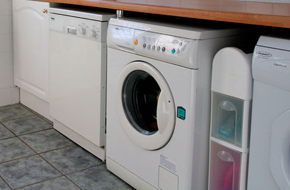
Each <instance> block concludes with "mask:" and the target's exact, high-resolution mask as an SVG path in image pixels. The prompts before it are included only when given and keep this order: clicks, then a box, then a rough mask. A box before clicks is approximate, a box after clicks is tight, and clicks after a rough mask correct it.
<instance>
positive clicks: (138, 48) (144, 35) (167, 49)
mask: <svg viewBox="0 0 290 190" xmlns="http://www.w3.org/2000/svg"><path fill="white" fill-rule="evenodd" d="M191 42H192V40H190V39H184V38H179V37H174V36H168V35H162V34H156V33H151V32H145V31H140V30H135V36H134V45H135V48H134V49H135V52H136V53H138V54H143V55H144V54H153V55H154V54H155V55H160V56H167V57H179V56H182V54H184V53H185V52H186V50H187V48H188V47H189V44H190V43H191Z"/></svg>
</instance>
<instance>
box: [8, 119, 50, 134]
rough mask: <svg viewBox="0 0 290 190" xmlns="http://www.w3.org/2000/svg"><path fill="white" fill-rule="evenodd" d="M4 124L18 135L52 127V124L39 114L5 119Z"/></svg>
mask: <svg viewBox="0 0 290 190" xmlns="http://www.w3.org/2000/svg"><path fill="white" fill-rule="evenodd" d="M3 124H4V125H5V126H6V127H7V128H8V129H10V130H11V131H12V132H13V133H15V134H16V135H23V134H27V133H31V132H36V131H40V130H43V129H49V128H52V125H51V124H49V123H47V122H46V121H44V120H43V119H41V118H39V117H37V116H30V117H24V118H20V119H15V120H10V121H5V122H3Z"/></svg>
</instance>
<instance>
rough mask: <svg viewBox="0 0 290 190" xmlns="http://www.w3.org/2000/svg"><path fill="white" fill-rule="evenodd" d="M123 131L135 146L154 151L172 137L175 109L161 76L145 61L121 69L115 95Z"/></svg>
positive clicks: (169, 92)
mask: <svg viewBox="0 0 290 190" xmlns="http://www.w3.org/2000/svg"><path fill="white" fill-rule="evenodd" d="M116 104H117V109H118V115H119V118H120V121H121V124H122V127H123V129H124V132H125V133H126V135H127V136H128V138H129V139H131V141H132V142H133V143H134V144H136V145H137V146H139V147H141V148H143V149H147V150H156V149H159V148H161V147H163V146H164V145H165V144H166V143H167V142H168V141H169V140H170V138H171V136H172V134H173V131H174V127H175V106H174V101H173V97H172V93H171V91H170V88H169V86H168V84H167V82H166V81H165V79H164V77H163V76H162V75H161V74H160V72H159V71H157V69H156V68H154V67H153V66H152V65H150V64H148V63H145V62H133V63H129V64H128V65H127V66H126V67H124V69H123V70H122V72H121V74H120V78H119V83H118V89H117V93H116Z"/></svg>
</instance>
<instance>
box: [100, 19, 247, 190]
mask: <svg viewBox="0 0 290 190" xmlns="http://www.w3.org/2000/svg"><path fill="white" fill-rule="evenodd" d="M243 32H244V30H243V29H237V28H230V29H229V28H222V27H221V26H220V25H219V26H212V27H210V26H209V25H203V26H202V25H201V24H200V26H199V25H198V24H194V23H192V25H191V26H189V25H182V24H181V23H179V24H174V23H169V22H168V20H167V22H166V24H165V23H162V22H157V21H148V20H146V21H145V20H140V19H130V18H126V17H124V18H119V19H110V22H109V27H108V35H107V43H108V73H107V139H106V146H107V149H106V150H107V152H106V153H107V154H106V160H107V162H106V164H107V168H108V169H109V170H110V171H111V172H113V173H115V174H116V175H117V176H119V177H120V178H122V179H123V180H124V181H126V182H127V183H129V184H130V185H131V186H133V187H134V188H136V189H138V190H142V189H144V190H145V189H146V190H150V189H164V190H177V189H180V190H187V189H194V190H205V189H207V176H208V151H209V150H208V147H209V145H208V144H209V121H210V119H209V118H210V117H209V115H210V78H211V77H210V76H211V64H212V59H213V56H214V55H215V53H216V52H217V51H218V50H219V49H220V48H222V47H224V46H230V45H235V44H238V43H240V42H241V41H243V39H242V37H241V35H240V34H242V33H243Z"/></svg>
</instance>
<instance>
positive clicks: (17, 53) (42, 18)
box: [12, 0, 49, 102]
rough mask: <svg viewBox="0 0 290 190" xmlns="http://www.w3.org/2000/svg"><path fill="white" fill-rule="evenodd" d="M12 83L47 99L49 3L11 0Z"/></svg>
mask: <svg viewBox="0 0 290 190" xmlns="http://www.w3.org/2000/svg"><path fill="white" fill-rule="evenodd" d="M12 9H13V48H14V83H15V85H17V86H18V87H20V88H22V89H24V90H26V91H28V92H30V93H31V94H34V95H35V96H37V97H39V98H41V99H43V100H45V101H47V102H48V54H49V52H48V51H49V45H48V43H49V14H48V11H49V3H48V2H37V1H28V0H13V4H12Z"/></svg>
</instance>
